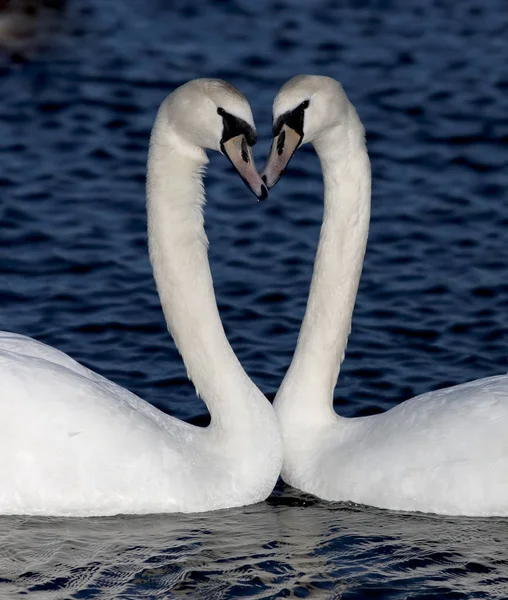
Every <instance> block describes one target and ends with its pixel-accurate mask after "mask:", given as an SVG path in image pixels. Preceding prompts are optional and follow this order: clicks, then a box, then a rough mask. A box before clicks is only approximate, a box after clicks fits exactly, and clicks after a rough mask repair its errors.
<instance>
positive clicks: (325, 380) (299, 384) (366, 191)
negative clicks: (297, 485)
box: [276, 109, 371, 421]
mask: <svg viewBox="0 0 508 600" xmlns="http://www.w3.org/2000/svg"><path fill="white" fill-rule="evenodd" d="M352 112H353V114H352V115H351V119H350V121H349V122H348V125H347V126H346V125H342V126H339V127H336V128H335V129H333V130H329V131H328V132H327V133H325V134H324V135H322V136H321V137H320V139H319V140H318V141H317V142H315V143H314V147H315V149H316V152H317V154H318V156H319V159H320V161H321V168H322V170H323V177H324V185H325V201H324V202H325V206H324V215H323V224H322V226H321V233H320V237H319V244H318V249H317V254H316V260H315V263H314V272H313V275H312V283H311V286H310V292H309V298H308V302H307V309H306V311H305V317H304V320H303V323H302V327H301V330H300V335H299V337H298V343H297V347H296V350H295V354H294V356H293V360H292V362H291V365H290V367H289V370H288V372H287V374H286V376H285V378H284V381H283V382H282V385H281V388H280V390H279V392H278V394H277V400H276V402H277V405H278V408H279V409H280V408H281V406H283V405H284V404H285V403H286V401H287V405H288V410H290V411H291V413H292V415H293V417H294V418H299V413H300V415H301V417H302V418H304V419H305V420H306V421H309V420H312V419H316V420H322V419H323V418H324V419H329V418H330V415H331V414H332V413H333V390H334V388H335V384H336V382H337V378H338V375H339V368H340V364H341V362H342V360H343V358H344V353H345V350H346V345H347V338H348V335H349V332H350V330H351V319H352V315H353V308H354V303H355V298H356V293H357V290H358V283H359V281H360V275H361V270H362V265H363V258H364V254H365V248H366V244H367V237H368V229H369V219H370V186H371V175H370V163H369V158H368V154H367V150H366V147H365V139H364V130H363V126H362V125H361V122H360V120H359V118H358V116H357V115H356V112H355V111H354V109H352Z"/></svg>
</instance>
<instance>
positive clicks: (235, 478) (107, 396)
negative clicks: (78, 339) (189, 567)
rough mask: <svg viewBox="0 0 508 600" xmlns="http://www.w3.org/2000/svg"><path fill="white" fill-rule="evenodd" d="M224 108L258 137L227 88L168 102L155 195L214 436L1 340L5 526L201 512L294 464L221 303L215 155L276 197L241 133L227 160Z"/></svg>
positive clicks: (82, 371) (199, 88)
mask: <svg viewBox="0 0 508 600" xmlns="http://www.w3.org/2000/svg"><path fill="white" fill-rule="evenodd" d="M218 108H220V109H221V110H223V111H227V113H228V114H231V115H233V116H234V117H236V118H237V119H240V122H241V123H244V124H246V125H247V129H248V130H252V131H253V128H254V123H253V119H252V114H251V111H250V107H249V105H248V103H247V101H246V100H245V98H244V97H243V96H242V95H241V94H240V93H239V92H238V91H237V90H235V89H234V88H232V87H231V86H229V85H228V84H226V83H225V82H221V81H216V80H196V81H193V82H190V83H188V84H186V85H184V86H182V87H180V88H178V89H177V90H176V91H175V92H173V93H172V94H171V95H170V96H168V98H167V99H166V100H165V101H164V102H163V104H162V105H161V108H160V110H159V113H158V116H157V120H156V122H155V125H154V128H153V131H152V138H151V142H150V155H149V160H148V182H147V210H148V228H149V246H150V257H151V260H152V265H153V268H154V275H155V278H156V282H157V287H158V291H159V294H160V297H161V303H162V307H163V310H164V313H165V316H166V319H167V322H168V327H169V328H170V330H171V332H172V334H173V336H174V338H175V341H176V343H177V345H178V348H179V350H180V352H181V354H182V357H183V359H184V362H185V364H186V367H187V371H188V373H189V377H190V378H191V379H192V381H193V382H194V384H195V386H196V387H197V389H198V390H199V392H200V393H201V396H202V398H203V400H204V401H205V403H206V404H207V406H208V408H209V410H210V413H211V417H212V421H211V424H210V426H209V427H207V428H200V427H195V426H192V425H189V424H187V423H185V422H183V421H180V420H178V419H176V418H173V417H171V416H168V415H166V414H164V413H162V412H161V411H159V410H158V409H156V408H155V407H153V406H151V405H150V404H148V403H147V402H145V401H143V400H141V399H140V398H138V397H137V396H135V395H134V394H132V393H130V392H129V391H127V390H125V389H123V388H121V387H120V386H118V385H116V384H114V383H112V382H110V381H108V380H106V379H105V378H104V377H101V376H100V375H97V374H96V373H93V372H91V371H90V370H88V369H86V368H85V367H83V366H82V365H80V364H78V363H77V362H75V361H74V360H73V359H71V358H70V357H69V356H67V355H65V354H63V353H62V352H59V351H58V350H55V349H54V348H50V347H48V346H46V345H44V344H41V343H39V342H37V341H35V340H33V339H30V338H27V337H24V336H20V335H15V334H10V333H3V334H0V513H3V514H38V515H68V516H92V515H113V514H118V513H154V512H194V511H205V510H212V509H219V508H227V507H232V506H241V505H245V504H251V503H254V502H258V501H261V500H264V499H265V498H266V497H267V496H268V495H269V494H270V492H271V491H272V489H273V486H274V485H275V482H276V480H277V477H278V475H279V472H280V466H281V461H282V446H281V441H280V434H279V431H278V425H277V421H276V417H275V413H274V412H273V409H272V407H271V406H270V404H269V402H268V401H267V400H266V399H265V397H264V396H263V395H262V394H261V392H260V391H259V390H258V389H257V387H256V386H255V385H254V384H253V383H252V382H251V380H250V379H249V378H248V376H247V375H246V373H245V371H244V370H243V369H242V367H241V365H240V364H239V362H238V360H237V358H236V356H235V354H234V353H233V350H232V349H231V346H230V345H229V343H228V341H227V339H226V337H225V334H224V330H223V327H222V324H221V321H220V316H219V313H218V310H217V305H216V302H215V297H214V292H213V284H212V279H211V274H210V269H209V266H208V259H207V239H206V235H205V232H204V228H203V216H202V207H203V204H204V193H203V184H202V178H203V171H204V167H205V165H206V163H207V162H208V161H207V158H206V154H205V152H204V148H210V149H214V150H219V149H222V150H223V151H224V152H230V153H232V154H233V153H235V152H238V156H237V155H236V154H234V155H232V154H230V158H231V159H232V162H233V163H235V161H236V163H237V165H238V166H239V167H240V168H241V169H242V175H243V176H244V178H245V179H247V181H248V182H249V184H250V185H251V187H252V188H253V189H254V191H257V193H262V191H263V189H264V188H263V185H262V182H261V179H260V178H259V175H258V174H257V171H256V170H255V167H254V163H253V160H252V153H251V151H250V147H249V148H247V147H246V145H245V144H243V150H244V156H245V153H247V154H248V156H249V160H247V161H246V160H245V158H240V154H239V153H240V150H241V149H242V145H241V144H240V143H239V142H240V141H241V137H242V135H241V134H238V136H237V137H236V138H235V139H234V140H233V142H234V143H233V144H232V145H231V146H226V145H224V144H223V145H222V147H221V143H222V142H224V140H223V139H222V140H221V136H223V134H224V131H223V129H224V130H225V128H224V124H223V120H222V117H221V116H220V114H219V113H218ZM249 128H250V129H249ZM224 148H228V149H226V150H225V149H224ZM236 148H237V150H236ZM237 165H235V166H237ZM238 166H237V168H238ZM239 170H240V169H239ZM255 188H256V189H255Z"/></svg>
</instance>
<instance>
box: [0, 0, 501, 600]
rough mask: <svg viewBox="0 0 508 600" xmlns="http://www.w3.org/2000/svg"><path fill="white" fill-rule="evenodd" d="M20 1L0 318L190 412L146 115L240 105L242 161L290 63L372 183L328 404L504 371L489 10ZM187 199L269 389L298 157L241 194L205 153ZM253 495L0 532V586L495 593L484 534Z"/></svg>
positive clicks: (2, 41)
mask: <svg viewBox="0 0 508 600" xmlns="http://www.w3.org/2000/svg"><path fill="white" fill-rule="evenodd" d="M19 2H20V4H23V2H21V0H19ZM13 3H14V0H11V4H13ZM3 4H5V2H4V3H1V2H0V5H3ZM26 4H31V5H33V6H34V5H35V4H36V3H34V2H31V3H28V2H27V3H26ZM46 5H47V6H48V8H46V9H44V10H41V11H35V13H34V10H33V9H30V10H31V12H32V15H33V16H31V17H29V18H28V19H26V20H19V19H18V20H17V21H16V22H15V25H16V26H15V27H14V26H13V25H12V23H13V22H11V23H10V24H9V22H7V21H6V20H5V17H2V18H1V19H0V45H1V46H2V48H1V49H0V246H1V248H0V249H1V262H0V297H1V303H0V307H1V308H0V329H6V330H12V331H17V332H20V333H24V334H27V335H30V336H33V337H36V338H38V339H40V340H42V341H44V342H47V343H49V344H51V345H54V346H56V347H58V348H60V349H62V350H64V351H66V352H68V353H69V354H71V355H72V356H74V357H75V358H77V359H78V360H80V361H82V362H83V363H85V364H86V365H87V366H89V367H91V368H93V369H94V370H96V371H98V372H100V373H102V374H104V375H106V376H107V377H109V378H111V379H113V380H114V381H116V382H118V383H120V384H122V385H124V386H126V387H128V388H129V389H131V390H132V391H134V392H136V393H138V394H139V395H141V396H142V397H143V398H146V399H147V400H148V401H150V402H153V403H154V404H156V405H157V406H159V407H161V408H162V409H163V410H167V411H170V412H171V413H172V414H175V415H176V416H178V417H181V418H185V419H187V420H191V421H193V422H196V423H204V422H206V420H207V417H206V410H205V408H204V406H203V404H202V403H201V402H200V400H198V399H197V398H196V397H195V395H194V393H193V389H192V387H191V386H190V385H189V384H188V382H187V381H186V377H185V371H184V369H183V366H182V363H181V361H180V359H179V357H178V354H177V352H176V350H175V348H174V346H173V343H172V341H171V340H170V338H169V336H168V335H167V333H166V330H165V326H164V321H163V318H162V313H161V310H160V307H159V302H158V298H157V295H156V291H155V286H154V283H153V279H152V275H151V271H150V266H149V262H148V257H147V252H146V234H145V215H144V189H143V188H144V176H145V159H146V149H147V143H148V135H149V130H150V127H151V124H152V121H153V118H154V115H155V111H156V108H157V106H158V104H159V103H160V102H161V100H162V99H163V98H164V96H165V95H166V94H167V93H168V92H170V91H171V90H172V89H174V87H175V86H177V85H179V84H181V83H183V82H185V81H187V80H188V79H191V78H194V77H198V76H212V77H222V78H225V79H227V80H229V81H231V82H232V83H234V84H235V85H237V86H238V87H239V88H240V89H241V90H242V91H243V92H244V93H245V94H246V95H247V97H248V98H249V100H250V102H251V104H252V106H253V111H254V115H255V118H256V121H257V123H258V129H259V134H260V136H259V137H260V142H259V144H258V146H257V147H256V149H255V150H256V156H257V160H258V164H259V165H261V164H262V162H263V160H264V157H265V156H266V154H267V152H268V146H269V138H270V116H271V103H272V100H273V97H274V96H275V94H276V92H277V90H278V88H279V87H280V85H281V84H282V83H284V81H286V80H287V79H288V78H289V77H291V76H292V75H294V74H296V73H299V72H308V73H322V74H327V75H331V76H333V77H336V78H338V79H340V80H341V81H342V82H343V84H344V86H345V88H346V91H347V92H348V94H349V96H350V98H351V100H352V101H353V102H354V104H355V105H356V107H357V109H358V111H359V113H360V116H361V118H362V120H363V121H364V123H365V126H366V130H367V136H368V142H369V150H370V155H371V159H372V167H373V177H374V181H373V206H372V226H371V233H370V239H369V246H368V250H367V256H366V262H365V268H364V272H363V277H362V283H361V287H360V292H359V296H358V301H357V306H356V310H355V316H354V323H353V330H352V334H351V337H350V342H349V346H348V352H347V355H346V360H345V363H344V366H343V369H342V373H341V378H340V381H339V384H338V387H337V391H336V406H337V409H338V410H339V411H340V412H341V413H342V414H344V415H349V416H353V415H362V414H370V413H373V412H377V411H380V410H385V409H387V408H389V407H391V406H393V405H394V404H395V403H397V402H399V401H401V400H404V399H406V398H408V397H410V396H413V395H415V394H418V393H421V392H424V391H427V390H431V389H436V388H438V387H442V386H446V385H450V384H454V383H459V382H463V381H467V380H470V379H475V378H479V377H487V376H489V375H494V374H499V373H504V372H506V371H507V370H508V363H507V351H506V348H507V342H506V337H507V336H506V333H507V318H506V317H507V315H508V283H507V282H508V266H507V265H508V248H507V244H506V239H505V231H506V227H507V225H508V203H507V199H508V194H507V192H506V188H507V180H508V70H507V65H508V8H507V6H506V0H462V1H461V2H441V1H440V0H362V1H353V0H344V1H339V0H330V1H327V2H323V1H318V0H316V1H311V0H305V1H303V0H270V1H269V0H256V2H252V1H247V0H237V1H236V2H233V1H218V0H217V1H215V2H214V1H211V0H208V1H205V0H201V1H200V2H190V1H188V0H181V1H177V0H174V1H163V0H87V1H86V2H84V1H82V2H81V1H78V0H76V1H74V2H73V1H72V0H68V1H67V2H65V0H58V1H57V0H53V1H49V0H47V1H46ZM52 7H53V8H52ZM29 12H30V11H29ZM207 192H208V197H209V205H208V208H207V211H206V218H207V230H208V233H209V237H210V241H211V247H210V257H211V262H212V270H213V274H214V279H215V284H216V292H217V296H218V302H219V305H220V310H221V315H222V318H223V320H224V323H225V327H226V330H227V333H228V336H229V339H230V340H231V342H232V344H233V346H234V348H235V350H236V352H237V353H238V356H239V358H240V360H241V362H242V363H243V365H244V366H245V368H246V369H247V371H248V373H249V374H250V375H251V376H252V377H253V378H254V380H255V381H256V383H257V384H258V385H259V386H260V387H261V389H262V390H263V391H264V392H265V393H266V394H267V395H269V396H270V397H272V396H273V395H274V393H275V391H276V389H277V386H278V384H279V383H280V381H281V379H282V376H283V374H284V371H285V369H286V367H287V365H288V363H289V361H290V358H291V353H292V350H293V348H294V345H295V341H296V336H297V332H298V327H299V324H300V320H301V317H302V314H303V311H304V307H305V302H306V295H307V287H308V283H309V280H310V275H311V271H312V262H313V256H314V251H315V247H316V242H317V235H318V231H319V223H320V218H321V213H322V183H321V177H320V171H319V165H318V163H317V160H316V157H315V156H314V155H313V153H312V151H311V150H310V149H309V150H306V149H305V150H302V151H300V152H299V153H298V154H297V156H296V157H295V159H294V162H293V163H292V167H291V168H290V169H289V170H288V172H287V175H286V177H285V179H283V180H282V181H281V183H280V184H279V185H278V186H277V188H275V189H274V190H273V192H272V194H271V196H270V198H269V200H268V201H267V202H265V203H264V204H261V205H258V204H256V203H255V202H254V199H253V197H252V196H250V195H249V193H248V191H247V190H246V189H245V187H244V186H243V184H242V182H241V181H240V180H239V179H238V177H236V176H235V174H234V173H233V172H232V169H231V167H230V166H229V164H228V163H227V161H225V160H224V159H223V158H222V157H219V156H215V157H212V160H211V165H210V169H209V175H208V178H207ZM21 434H22V432H20V435H21ZM279 495H280V496H281V497H280V498H279V497H275V498H273V499H272V500H270V501H269V502H268V503H264V504H262V505H259V506H256V507H251V508H247V509H244V510H236V511H228V512H221V513H216V514H210V515H201V516H198V517H192V516H185V517H184V516H171V517H162V516H161V517H156V518H149V517H146V518H139V519H135V518H117V519H105V520H102V519H98V520H86V521H79V520H52V519H31V518H30V519H19V518H1V519H0V540H1V542H2V543H1V546H0V597H2V598H13V597H16V593H17V592H19V593H20V594H21V593H22V592H27V591H30V592H31V594H32V595H33V596H34V597H40V598H44V599H46V598H48V599H51V600H53V599H54V598H71V597H72V598H137V597H147V598H167V597H175V598H178V597H189V598H212V599H213V598H238V597H252V598H282V597H288V596H291V595H293V596H294V597H302V598H303V597H313V598H343V599H344V598H412V599H416V598H418V599H423V598H439V599H440V598H453V599H456V598H475V599H476V598H503V599H505V598H507V597H508V587H507V586H508V583H507V581H508V550H507V548H508V523H507V522H506V521H503V520H486V521H483V520H468V519H443V518H435V517H421V516H410V515H399V514H391V513H388V512H382V511H376V510H372V509H363V508H349V507H340V506H339V507H337V506H330V505H326V504H323V503H317V502H314V501H310V500H304V499H302V498H300V497H299V496H298V495H296V494H294V493H293V492H291V491H290V490H288V489H287V488H281V490H279Z"/></svg>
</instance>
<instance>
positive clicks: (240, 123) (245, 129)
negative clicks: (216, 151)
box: [217, 108, 257, 146]
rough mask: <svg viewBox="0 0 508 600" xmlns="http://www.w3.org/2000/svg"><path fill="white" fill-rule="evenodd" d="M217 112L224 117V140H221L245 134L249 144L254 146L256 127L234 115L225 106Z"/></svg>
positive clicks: (225, 140)
mask: <svg viewBox="0 0 508 600" xmlns="http://www.w3.org/2000/svg"><path fill="white" fill-rule="evenodd" d="M217 112H218V113H219V115H221V117H222V124H223V129H222V140H221V142H222V143H224V142H227V141H228V140H230V139H231V138H233V137H236V136H237V135H244V136H245V139H246V140H247V144H248V145H249V146H254V144H255V143H256V137H257V136H256V132H255V131H254V128H253V127H251V126H250V125H249V124H248V123H246V122H245V121H244V120H243V119H240V118H239V117H235V116H234V115H232V114H230V113H228V112H226V111H225V110H224V109H223V108H218V109H217Z"/></svg>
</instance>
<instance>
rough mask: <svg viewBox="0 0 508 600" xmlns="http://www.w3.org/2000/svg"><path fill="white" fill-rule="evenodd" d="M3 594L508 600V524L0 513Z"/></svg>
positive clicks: (289, 512)
mask: <svg viewBox="0 0 508 600" xmlns="http://www.w3.org/2000/svg"><path fill="white" fill-rule="evenodd" d="M0 540H1V544H0V581H1V582H2V587H1V591H2V597H13V596H14V595H15V594H20V593H23V592H24V593H28V592H29V593H30V594H31V596H32V595H33V596H34V597H35V598H37V597H41V598H45V599H48V600H56V599H60V598H62V599H63V598H70V597H72V598H93V597H96V596H97V594H99V596H97V597H100V598H105V599H111V600H113V599H115V598H168V597H170V598H179V597H188V598H197V599H203V600H205V599H206V600H210V599H215V598H239V597H246V598H265V599H267V598H287V597H295V598H307V597H312V598H342V599H346V598H358V599H359V598H381V597H383V598H388V597H389V598H428V597H430V596H434V597H436V598H454V599H455V598H463V597H464V598H465V597H468V598H483V597H485V598H504V599H505V598H507V597H508V576H507V568H508V522H507V521H506V520H503V519H460V518H443V517H434V516H428V515H411V514H399V513H392V512H389V511H381V510H376V509H370V508H366V507H357V506H347V505H331V504H326V503H322V502H320V501H316V500H314V499H313V498H309V497H303V496H298V495H296V493H294V492H292V491H290V490H289V489H285V490H283V495H282V496H280V497H274V498H272V499H271V500H270V501H269V502H264V503H261V504H258V505H256V506H252V507H247V508H242V509H234V510H228V511H219V512H215V513H208V514H202V515H168V516H148V517H116V518H104V519H53V518H21V517H1V518H0Z"/></svg>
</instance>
